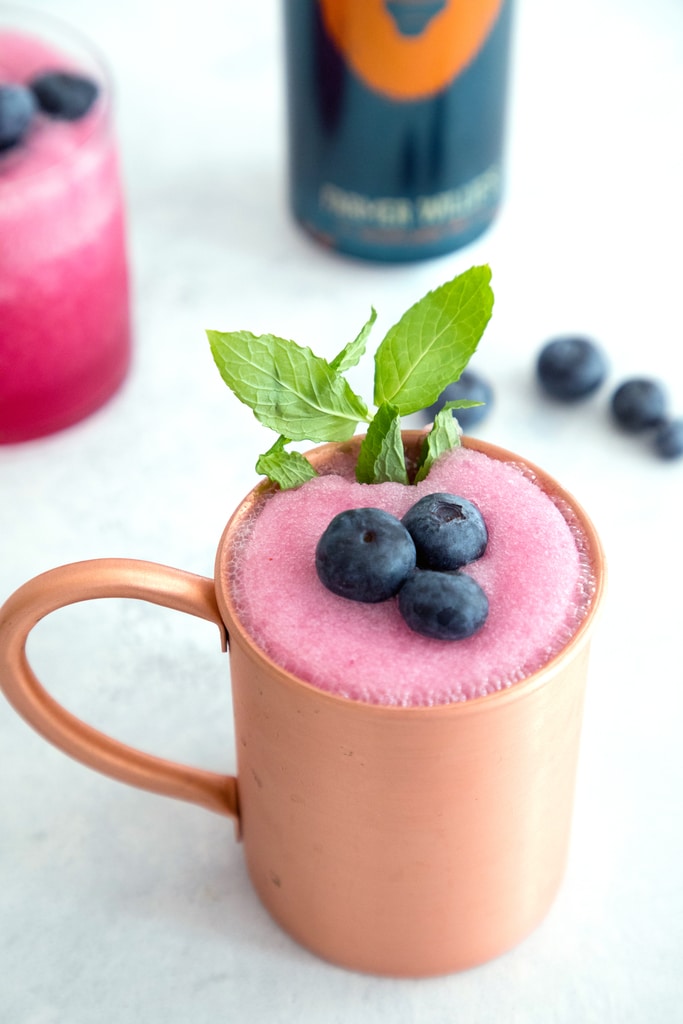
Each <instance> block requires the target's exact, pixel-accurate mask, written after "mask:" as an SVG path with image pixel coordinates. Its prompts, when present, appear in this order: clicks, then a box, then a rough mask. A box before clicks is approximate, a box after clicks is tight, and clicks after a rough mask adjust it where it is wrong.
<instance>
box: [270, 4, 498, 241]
mask: <svg viewBox="0 0 683 1024" xmlns="http://www.w3.org/2000/svg"><path fill="white" fill-rule="evenodd" d="M511 6H512V3H511V0H470V2H466V0H285V40H286V57H287V60H286V66H287V96H288V119H289V154H290V155H289V161H290V167H289V175H290V197H291V204H292V209H293V213H294V216H295V217H296V218H297V220H298V221H300V223H301V224H302V225H303V226H304V227H305V228H306V229H307V230H308V231H309V232H311V234H313V235H314V236H315V237H316V238H318V239H319V240H320V241H322V242H323V243H325V244H326V245H328V246H330V247H332V248H334V249H337V250H339V251H341V252H345V253H349V254H351V255H354V256H360V257H364V258H366V259H374V260H392V261H394V260H415V259H421V258H424V257H429V256H437V255H440V254H442V253H446V252H449V251H451V250H453V249H457V248H459V247H461V246H463V245H466V244H467V243H468V242H471V241H473V240H474V239H475V238H476V237H477V236H478V235H480V234H481V233H482V232H483V231H484V230H485V229H486V228H487V227H488V226H489V224H490V223H491V221H492V220H493V218H494V216H495V213H496V210H497V208H498V206H499V203H500V199H501V192H502V178H503V168H502V160H503V145H504V126H505V108H506V92H507V77H508V55H509V44H510V22H511Z"/></svg>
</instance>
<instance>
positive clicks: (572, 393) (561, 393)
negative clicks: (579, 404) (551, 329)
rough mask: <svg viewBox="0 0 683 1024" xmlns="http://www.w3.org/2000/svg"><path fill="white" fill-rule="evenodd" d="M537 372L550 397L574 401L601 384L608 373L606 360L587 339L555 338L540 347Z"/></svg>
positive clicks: (590, 392)
mask: <svg viewBox="0 0 683 1024" xmlns="http://www.w3.org/2000/svg"><path fill="white" fill-rule="evenodd" d="M536 375H537V377H538V380H539V383H540V384H541V386H542V387H543V389H544V390H545V391H547V393H548V394H549V395H552V396H553V398H560V399H562V400H563V401H575V400H576V399H579V398H585V397H586V396H587V395H590V394H592V393H593V392H594V391H596V390H597V389H598V388H599V387H600V385H601V384H602V382H603V381H604V379H605V377H606V376H607V361H606V359H605V357H604V355H603V354H602V352H601V351H600V349H599V348H598V346H597V345H596V344H595V343H594V342H592V341H590V340H589V339H588V338H579V337H576V338H575V337H567V338H555V339H554V340H553V341H549V342H548V343H547V344H546V345H544V346H543V348H542V349H541V352H540V355H539V357H538V360H537V362H536Z"/></svg>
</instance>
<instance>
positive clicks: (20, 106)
mask: <svg viewBox="0 0 683 1024" xmlns="http://www.w3.org/2000/svg"><path fill="white" fill-rule="evenodd" d="M99 91H100V90H99V86H98V85H97V84H96V83H95V82H94V81H93V80H92V79H91V78H88V77H87V76H86V75H80V74H76V73H74V72H70V71H50V72H46V73H45V74H42V75H40V76H38V77H37V78H34V79H33V81H31V82H29V84H28V85H22V84H21V83H18V82H16V83H12V82H9V83H0V153H2V152H3V151H4V150H9V149H13V148H14V147H15V146H17V145H19V144H20V143H21V142H23V141H24V139H25V138H26V137H27V136H28V134H29V132H30V130H31V128H32V126H33V124H34V123H35V119H36V117H37V116H38V115H44V116H46V117H48V118H51V119H53V120H60V121H79V120H80V119H81V118H82V117H85V116H86V114H88V113H89V111H90V110H91V108H92V106H93V104H94V103H95V100H96V99H97V97H98V95H99Z"/></svg>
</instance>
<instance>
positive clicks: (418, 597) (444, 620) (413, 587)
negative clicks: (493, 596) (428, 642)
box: [398, 571, 489, 640]
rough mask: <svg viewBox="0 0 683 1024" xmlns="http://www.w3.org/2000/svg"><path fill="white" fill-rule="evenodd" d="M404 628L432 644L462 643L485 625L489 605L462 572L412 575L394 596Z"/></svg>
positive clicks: (479, 589) (480, 589)
mask: <svg viewBox="0 0 683 1024" xmlns="http://www.w3.org/2000/svg"><path fill="white" fill-rule="evenodd" d="M398 608H399V611H400V613H401V615H402V616H403V619H404V621H405V622H406V624H407V625H408V626H409V627H410V628H411V629H412V630H413V631H414V632H415V633H421V634H422V635H423V636H428V637H431V638H432V639H433V640H466V639H467V638H468V637H470V636H474V634H475V633H478V632H479V630H480V629H481V627H482V626H483V625H484V623H485V622H486V618H487V616H488V613H489V602H488V598H487V596H486V594H485V593H484V591H483V590H482V588H481V587H480V586H479V584H478V583H477V582H476V580H473V579H472V577H471V576H468V575H467V573H464V572H455V573H446V572H431V571H427V572H415V573H413V575H412V576H411V577H410V579H408V580H407V581H406V583H405V584H404V586H403V587H401V590H400V591H399V595H398Z"/></svg>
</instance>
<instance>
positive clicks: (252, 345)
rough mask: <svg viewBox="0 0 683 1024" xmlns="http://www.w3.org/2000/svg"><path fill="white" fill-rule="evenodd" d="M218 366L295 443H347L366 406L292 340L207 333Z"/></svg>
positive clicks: (271, 424) (263, 420) (256, 410)
mask: <svg viewBox="0 0 683 1024" xmlns="http://www.w3.org/2000/svg"><path fill="white" fill-rule="evenodd" d="M206 333H207V337H208V339H209V343H210V345H211V351H212V353H213V357H214V360H215V362H216V366H217V367H218V370H219V373H220V375H221V377H222V378H223V380H224V381H225V383H226V384H227V385H228V387H229V388H230V389H231V390H232V391H233V393H234V394H235V395H236V397H237V398H238V399H239V400H240V401H241V402H244V404H245V405H248V406H249V407H250V408H251V410H252V411H253V413H254V415H255V416H256V418H257V419H258V420H259V421H260V422H261V423H263V425H264V426H266V427H271V428H272V429H273V430H276V431H277V432H278V434H284V435H285V437H288V438H291V439H292V440H294V441H304V440H307V441H347V440H348V439H349V438H350V437H353V435H354V433H355V431H356V427H357V425H358V421H359V420H363V421H365V422H367V421H368V419H369V417H368V410H367V406H366V405H365V403H364V402H363V400H362V399H361V398H359V396H358V395H356V394H354V392H353V391H352V390H351V388H350V387H349V385H348V383H347V382H346V381H345V380H344V378H343V377H342V376H341V375H340V374H339V373H338V372H337V371H336V370H334V369H333V368H332V367H331V366H330V364H329V363H328V362H327V360H326V359H322V358H321V357H320V356H316V355H314V353H313V352H312V351H311V350H310V348H302V347H301V346H300V345H297V344H296V343H295V342H293V341H287V340H285V339H284V338H278V337H276V336H275V335H272V334H262V335H260V336H258V337H257V336H256V335H254V334H250V333H249V331H230V332H228V333H222V332H221V331H207V332H206Z"/></svg>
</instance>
